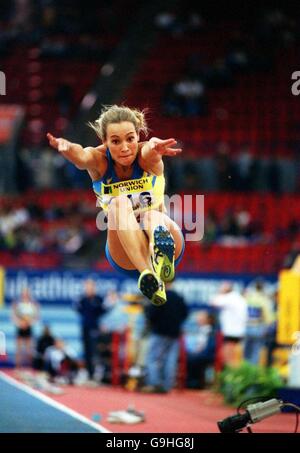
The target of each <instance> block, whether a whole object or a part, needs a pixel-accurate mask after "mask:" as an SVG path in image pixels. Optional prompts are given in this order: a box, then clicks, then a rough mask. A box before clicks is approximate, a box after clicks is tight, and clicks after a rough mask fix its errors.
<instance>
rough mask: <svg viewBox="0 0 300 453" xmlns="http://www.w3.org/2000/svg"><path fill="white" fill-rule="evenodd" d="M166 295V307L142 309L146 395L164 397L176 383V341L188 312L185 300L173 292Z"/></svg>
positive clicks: (152, 306) (177, 352)
mask: <svg viewBox="0 0 300 453" xmlns="http://www.w3.org/2000/svg"><path fill="white" fill-rule="evenodd" d="M166 293H167V302H166V304H164V305H162V306H160V307H156V306H155V305H148V306H146V307H145V316H146V319H147V320H148V323H149V339H148V350H147V353H146V358H145V365H146V370H147V371H146V372H147V374H146V380H145V382H146V386H145V387H144V388H143V389H142V391H143V392H145V393H166V392H168V391H170V390H171V389H172V388H173V387H174V385H175V383H176V373H177V362H178V354H179V338H180V335H181V329H182V325H183V322H184V320H185V319H186V317H187V314H188V311H187V306H186V304H185V301H184V299H183V298H182V297H181V296H179V294H177V293H176V292H175V291H174V290H173V289H167V291H166Z"/></svg>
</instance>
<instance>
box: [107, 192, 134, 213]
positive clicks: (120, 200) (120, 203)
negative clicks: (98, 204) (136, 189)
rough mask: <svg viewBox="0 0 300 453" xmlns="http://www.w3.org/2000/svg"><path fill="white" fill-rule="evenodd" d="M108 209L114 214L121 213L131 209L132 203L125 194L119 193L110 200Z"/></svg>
mask: <svg viewBox="0 0 300 453" xmlns="http://www.w3.org/2000/svg"><path fill="white" fill-rule="evenodd" d="M108 211H109V212H110V213H111V214H114V216H116V215H120V214H122V215H123V214H124V212H128V211H132V203H131V201H130V200H129V198H128V197H127V196H126V195H120V196H118V197H115V198H113V199H112V200H111V202H110V203H109V207H108Z"/></svg>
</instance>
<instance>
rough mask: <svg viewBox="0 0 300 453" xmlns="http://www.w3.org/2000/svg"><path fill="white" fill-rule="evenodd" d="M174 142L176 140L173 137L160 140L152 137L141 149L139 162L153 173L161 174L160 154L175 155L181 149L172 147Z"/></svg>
mask: <svg viewBox="0 0 300 453" xmlns="http://www.w3.org/2000/svg"><path fill="white" fill-rule="evenodd" d="M176 143H177V141H176V140H175V139H174V138H168V139H167V140H161V139H160V138H157V137H152V138H151V139H150V140H149V142H146V143H145V144H144V145H143V147H142V149H141V153H140V162H139V163H140V165H141V167H142V168H143V169H144V170H146V171H147V170H148V171H151V172H152V173H154V174H155V175H161V174H162V173H163V170H164V165H163V161H162V156H176V155H177V154H178V153H181V151H182V150H181V148H172V146H173V145H176Z"/></svg>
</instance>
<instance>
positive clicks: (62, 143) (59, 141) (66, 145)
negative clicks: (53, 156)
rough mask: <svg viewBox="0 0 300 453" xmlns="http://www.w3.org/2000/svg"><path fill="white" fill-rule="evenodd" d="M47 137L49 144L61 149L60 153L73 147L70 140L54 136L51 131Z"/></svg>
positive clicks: (58, 149)
mask: <svg viewBox="0 0 300 453" xmlns="http://www.w3.org/2000/svg"><path fill="white" fill-rule="evenodd" d="M47 138H48V140H49V144H50V145H51V146H52V148H55V149H57V151H59V152H60V153H61V152H64V151H68V150H69V149H70V147H71V142H69V141H68V140H66V139H64V138H56V137H53V135H52V134H50V133H49V132H48V134H47Z"/></svg>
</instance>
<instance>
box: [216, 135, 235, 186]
mask: <svg viewBox="0 0 300 453" xmlns="http://www.w3.org/2000/svg"><path fill="white" fill-rule="evenodd" d="M215 160H216V168H217V170H216V171H217V181H218V183H219V187H218V189H219V190H221V191H222V190H224V191H231V190H233V188H234V183H235V181H236V179H235V170H234V166H233V162H232V159H231V157H230V148H229V145H228V143H225V142H221V143H219V144H218V146H217V149H216V154H215Z"/></svg>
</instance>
